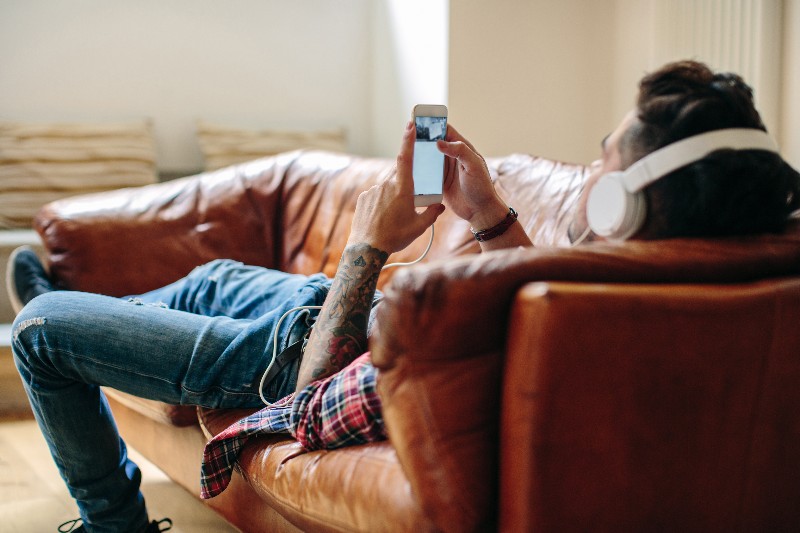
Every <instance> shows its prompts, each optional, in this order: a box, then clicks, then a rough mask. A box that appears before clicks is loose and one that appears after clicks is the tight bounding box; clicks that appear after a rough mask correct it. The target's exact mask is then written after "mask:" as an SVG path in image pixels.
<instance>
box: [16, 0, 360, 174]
mask: <svg viewBox="0 0 800 533" xmlns="http://www.w3.org/2000/svg"><path fill="white" fill-rule="evenodd" d="M370 9H371V8H370V0H341V1H337V2H331V1H329V0H303V1H301V2H290V1H282V0H231V1H227V2H220V1H216V0H169V1H161V0H136V1H128V0H72V1H69V2H56V1H52V0H3V1H2V3H0V57H2V61H0V120H26V121H58V120H71V121H112V120H125V119H130V118H138V117H143V116H148V117H151V118H152V119H153V121H154V125H155V133H156V136H157V144H158V150H159V153H158V156H159V166H160V167H161V168H162V169H165V170H173V169H180V170H183V169H196V168H200V167H201V166H202V160H201V156H200V152H199V148H198V146H197V143H196V141H195V131H194V127H195V120H196V119H198V118H204V119H208V120H216V121H218V122H221V123H224V124H231V125H235V126H263V127H275V126H277V127H300V128H319V127H339V126H343V127H345V128H346V129H347V132H348V137H349V148H350V149H351V150H352V151H353V152H356V153H367V152H370V151H371V136H370V131H369V130H370V127H371V123H370V108H369V105H368V102H369V101H370V95H371V87H370V86H369V80H370V72H371V62H372V55H371V49H370V46H369V44H370V39H371V33H370V19H371V14H370V13H371V11H370Z"/></svg>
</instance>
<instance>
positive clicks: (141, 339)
mask: <svg viewBox="0 0 800 533" xmlns="http://www.w3.org/2000/svg"><path fill="white" fill-rule="evenodd" d="M329 287H330V281H329V280H328V278H326V277H325V276H324V275H322V274H317V275H314V276H311V277H307V276H301V275H291V274H285V273H282V272H277V271H272V270H268V269H264V268H260V267H249V266H245V265H242V264H241V263H237V262H234V261H228V260H218V261H213V262H211V263H209V264H207V265H204V266H201V267H198V268H196V269H195V270H194V271H193V272H191V273H190V274H189V275H188V276H187V277H186V278H184V279H181V280H179V281H177V282H175V283H173V284H171V285H169V286H167V287H164V288H162V289H158V290H155V291H153V292H150V293H147V294H143V295H139V296H136V297H131V298H127V299H120V298H112V297H108V296H102V295H97V294H88V293H81V292H71V291H55V292H50V293H46V294H43V295H41V296H39V297H37V298H34V299H33V300H31V302H29V303H28V305H27V306H26V307H25V308H24V309H23V310H22V312H21V313H20V314H19V316H18V317H17V319H16V320H15V322H14V325H13V329H12V332H13V333H12V346H13V352H14V359H15V362H16V365H17V369H18V370H19V372H20V375H21V376H22V381H23V384H24V386H25V390H26V392H27V394H28V398H29V399H30V403H31V406H32V408H33V412H34V415H35V417H36V420H37V422H38V424H39V427H40V428H41V430H42V433H43V434H44V437H45V439H46V440H47V444H48V446H49V448H50V453H51V454H52V456H53V459H54V461H55V463H56V466H57V467H58V469H59V471H60V473H61V476H62V477H63V478H64V481H65V482H66V484H67V486H68V488H69V491H70V494H71V495H72V497H73V498H75V500H76V501H77V503H78V507H79V509H80V514H81V518H83V520H84V525H85V527H86V529H87V530H89V531H103V532H111V531H113V532H122V531H125V532H128V531H133V532H135V531H143V530H144V529H145V528H146V526H147V521H148V517H147V511H146V509H145V503H144V498H143V496H142V494H141V492H140V491H139V486H140V481H141V472H140V470H139V468H138V467H137V466H136V465H135V464H134V463H133V462H132V461H131V460H130V459H129V458H128V456H127V451H126V448H125V443H124V442H123V441H122V439H121V438H120V436H119V433H118V431H117V428H116V424H115V423H114V419H113V417H112V415H111V412H110V410H109V407H108V404H107V403H106V400H105V396H104V395H103V393H102V391H101V390H100V386H109V387H113V388H114V389H118V390H121V391H124V392H127V393H131V394H134V395H136V396H140V397H143V398H149V399H153V400H160V401H162V402H167V403H171V404H183V405H200V406H203V407H211V408H236V407H239V408H241V407H251V408H252V407H258V406H260V405H262V403H261V399H260V397H259V391H258V386H259V380H260V378H261V375H262V373H263V372H264V370H265V369H266V367H267V365H268V364H269V362H270V360H271V358H272V345H273V332H274V329H275V327H276V325H277V322H278V320H279V319H280V317H281V315H283V313H284V312H285V311H287V310H289V309H291V308H293V307H296V306H299V305H322V302H323V301H324V299H325V296H326V295H327V293H328V289H329ZM314 313H316V311H314ZM304 315H306V313H304V312H297V313H293V314H291V315H289V316H288V317H287V318H286V319H285V320H284V321H283V323H282V324H281V325H280V331H279V334H278V339H279V346H278V352H280V351H281V350H282V349H284V348H285V347H286V346H288V344H289V343H290V342H293V341H294V340H296V339H298V338H300V337H302V335H303V334H304V333H305V332H306V330H307V329H308V325H307V322H306V320H305V318H306V317H305V316H304ZM298 367H299V361H297V360H296V361H295V362H294V363H293V364H291V365H288V366H287V367H286V368H285V369H283V370H282V371H281V373H280V374H278V375H277V376H276V378H275V379H274V380H273V382H272V383H269V384H267V385H266V386H265V390H264V393H265V396H266V398H267V399H268V400H269V401H275V400H277V399H279V398H281V397H282V396H284V395H286V394H288V393H290V392H292V391H293V390H294V388H295V384H296V380H297V371H298Z"/></svg>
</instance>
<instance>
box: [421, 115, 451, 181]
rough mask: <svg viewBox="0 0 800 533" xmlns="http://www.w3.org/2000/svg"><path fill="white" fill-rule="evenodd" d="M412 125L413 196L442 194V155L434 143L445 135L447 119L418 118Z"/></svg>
mask: <svg viewBox="0 0 800 533" xmlns="http://www.w3.org/2000/svg"><path fill="white" fill-rule="evenodd" d="M414 125H415V126H416V128H417V139H416V140H415V141H414V166H413V172H414V194H442V179H443V177H444V154H443V153H442V152H440V151H439V149H438V148H437V147H436V141H437V140H439V139H444V136H445V134H446V133H447V117H424V116H418V117H415V118H414Z"/></svg>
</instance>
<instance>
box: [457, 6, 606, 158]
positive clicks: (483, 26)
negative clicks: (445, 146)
mask: <svg viewBox="0 0 800 533" xmlns="http://www.w3.org/2000/svg"><path fill="white" fill-rule="evenodd" d="M613 43H614V33H613V10H610V9H608V2H606V1H603V2H594V1H592V2H589V1H585V0H560V1H558V2H553V1H552V0H496V1H493V2H481V1H480V0H459V1H454V2H451V4H450V81H449V91H450V97H449V100H450V116H451V121H452V123H453V124H454V125H455V126H456V127H457V128H458V129H459V131H461V133H463V134H464V135H465V136H466V137H467V138H469V139H470V140H471V141H472V142H473V144H475V146H476V148H477V149H478V150H479V151H481V152H483V153H484V155H487V156H492V155H505V154H508V153H512V152H525V153H533V154H537V155H543V156H547V157H552V158H556V159H562V160H567V161H575V162H589V161H591V160H592V159H593V158H596V157H597V156H598V155H599V145H600V140H601V139H602V138H603V136H604V135H605V134H607V133H608V132H609V131H611V130H612V129H613V127H614V126H615V125H616V122H617V121H618V120H619V119H621V118H622V116H621V115H619V113H618V112H617V110H613V109H612V100H613V98H612V95H613V84H612V78H613V72H612V69H611V66H612V65H613V61H612V59H611V52H612V50H613Z"/></svg>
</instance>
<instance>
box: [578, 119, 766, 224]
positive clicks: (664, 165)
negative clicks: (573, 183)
mask: <svg viewBox="0 0 800 533" xmlns="http://www.w3.org/2000/svg"><path fill="white" fill-rule="evenodd" d="M723 148H730V149H733V150H765V151H767V152H774V153H778V147H777V146H776V144H775V141H773V140H772V138H771V137H770V136H769V135H768V134H767V133H766V132H765V131H761V130H758V129H754V128H730V129H723V130H714V131H709V132H706V133H701V134H700V135H694V136H692V137H687V138H686V139H682V140H680V141H678V142H675V143H672V144H668V145H667V146H665V147H663V148H660V149H658V150H656V151H655V152H652V153H650V154H648V155H646V156H645V157H643V158H642V159H640V160H639V161H637V162H636V163H634V164H633V165H631V166H630V167H628V169H627V170H625V171H624V172H611V173H609V174H606V175H604V176H602V177H601V178H600V179H598V180H597V183H595V185H594V187H592V189H591V191H590V192H589V198H588V199H587V202H586V219H587V221H588V222H589V227H590V228H591V229H592V231H594V232H595V233H596V234H597V235H600V236H603V237H608V238H610V239H623V240H624V239H627V238H628V237H630V236H632V235H634V234H635V233H636V232H637V231H639V229H640V228H641V227H642V224H644V221H645V217H646V213H647V201H646V200H645V194H644V193H643V192H642V189H644V188H645V187H647V186H648V185H650V184H651V183H653V182H655V181H658V180H659V179H661V178H663V177H664V176H665V175H667V174H669V173H670V172H673V171H675V170H678V169H679V168H682V167H685V166H686V165H688V164H690V163H694V162H695V161H698V160H700V159H703V158H704V157H705V156H707V155H708V154H710V153H711V152H713V151H715V150H721V149H723Z"/></svg>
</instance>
